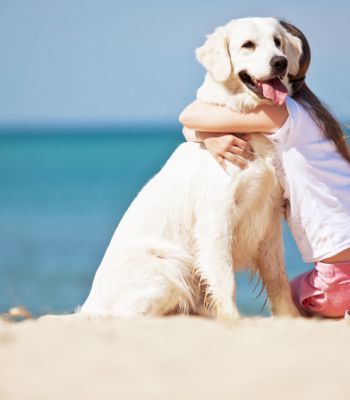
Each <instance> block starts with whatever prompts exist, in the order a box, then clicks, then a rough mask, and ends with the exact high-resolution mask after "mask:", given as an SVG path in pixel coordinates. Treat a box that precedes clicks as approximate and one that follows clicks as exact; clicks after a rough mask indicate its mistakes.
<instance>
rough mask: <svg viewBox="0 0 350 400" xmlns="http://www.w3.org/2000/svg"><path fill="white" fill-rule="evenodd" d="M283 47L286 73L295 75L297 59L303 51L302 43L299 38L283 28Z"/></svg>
mask: <svg viewBox="0 0 350 400" xmlns="http://www.w3.org/2000/svg"><path fill="white" fill-rule="evenodd" d="M284 37H285V48H284V53H285V55H286V57H287V59H288V66H289V68H288V73H289V74H291V75H293V76H295V75H297V73H298V71H299V61H300V57H301V55H302V52H303V50H302V49H303V44H302V41H301V40H300V38H298V37H297V36H295V35H292V34H291V33H290V32H288V31H287V30H286V29H284Z"/></svg>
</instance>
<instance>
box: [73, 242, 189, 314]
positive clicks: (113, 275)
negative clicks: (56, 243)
mask: <svg viewBox="0 0 350 400" xmlns="http://www.w3.org/2000/svg"><path fill="white" fill-rule="evenodd" d="M129 247H130V249H129ZM191 264H192V258H191V257H190V256H189V255H188V254H187V253H186V252H185V251H184V250H182V249H181V248H179V247H177V246H175V245H172V244H171V243H168V242H167V241H164V240H163V242H162V239H161V238H160V239H159V240H154V241H152V242H150V241H148V242H147V243H140V244H137V243H132V244H131V245H129V244H124V245H120V247H119V248H118V249H113V253H112V254H111V253H109V254H108V255H107V257H105V258H104V260H103V262H102V264H101V266H100V268H99V269H98V271H97V273H96V276H95V279H94V282H93V286H92V289H91V292H90V294H89V297H88V298H87V300H86V302H85V303H84V305H83V306H82V307H81V309H80V313H81V314H83V315H87V316H91V317H137V316H147V315H165V314H169V313H172V312H173V311H174V310H176V311H177V312H180V313H188V312H189V311H190V309H191V307H192V305H193V301H192V288H191V285H190V278H191Z"/></svg>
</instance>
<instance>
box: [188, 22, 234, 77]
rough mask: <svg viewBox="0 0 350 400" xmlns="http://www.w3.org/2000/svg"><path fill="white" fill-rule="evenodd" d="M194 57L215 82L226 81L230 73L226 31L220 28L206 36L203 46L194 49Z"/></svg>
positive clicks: (230, 66)
mask: <svg viewBox="0 0 350 400" xmlns="http://www.w3.org/2000/svg"><path fill="white" fill-rule="evenodd" d="M196 57H197V60H198V61H199V62H200V63H201V64H202V65H203V66H204V67H205V68H206V70H207V71H208V72H210V73H211V74H212V75H213V77H214V79H215V80H216V81H219V82H225V81H227V79H228V78H229V77H230V75H231V72H232V64H231V59H230V54H229V51H228V36H227V32H226V29H225V28H223V27H220V28H217V29H216V30H215V32H214V33H212V34H211V35H208V36H207V40H206V42H205V43H204V45H203V46H201V47H198V48H197V49H196Z"/></svg>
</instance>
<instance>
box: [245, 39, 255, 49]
mask: <svg viewBox="0 0 350 400" xmlns="http://www.w3.org/2000/svg"><path fill="white" fill-rule="evenodd" d="M254 47H255V44H254V43H253V42H252V41H251V40H248V41H247V42H245V43H243V44H242V48H244V49H254Z"/></svg>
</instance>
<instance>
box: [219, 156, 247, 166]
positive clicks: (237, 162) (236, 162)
mask: <svg viewBox="0 0 350 400" xmlns="http://www.w3.org/2000/svg"><path fill="white" fill-rule="evenodd" d="M223 157H224V158H225V159H226V160H227V161H230V162H231V163H232V164H234V165H236V166H237V167H239V168H241V169H244V168H245V167H246V166H247V161H246V160H244V159H243V158H241V157H240V156H236V155H235V154H232V153H229V152H226V153H224V155H223Z"/></svg>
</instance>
